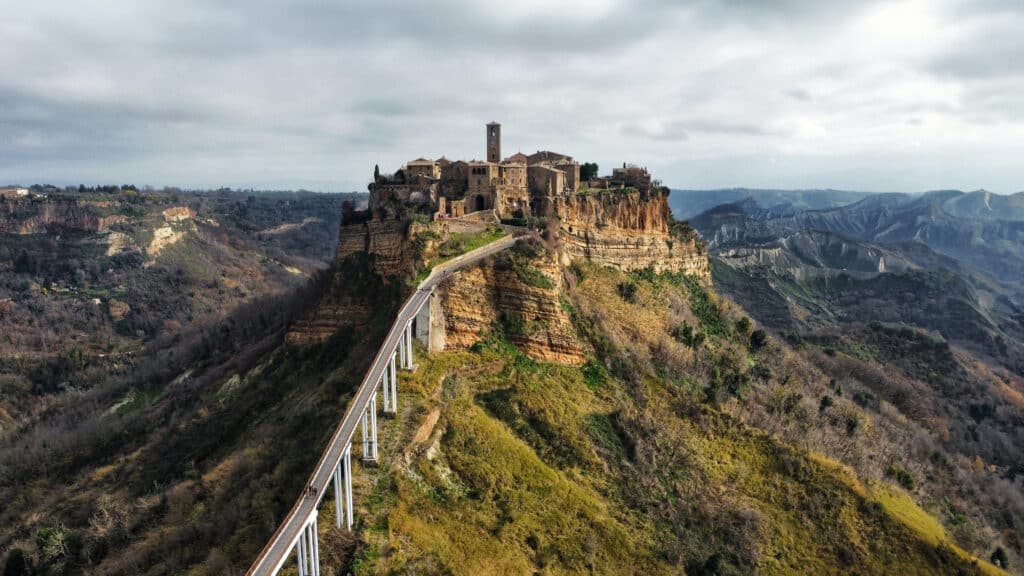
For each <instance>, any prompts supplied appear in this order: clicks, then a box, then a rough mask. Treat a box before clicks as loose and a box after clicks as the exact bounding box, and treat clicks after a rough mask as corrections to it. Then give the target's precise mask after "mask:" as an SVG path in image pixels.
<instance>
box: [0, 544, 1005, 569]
mask: <svg viewBox="0 0 1024 576" xmlns="http://www.w3.org/2000/svg"><path fill="white" fill-rule="evenodd" d="M1000 550H1001V549H1000ZM31 573H32V566H31V565H30V564H29V561H28V556H26V555H25V551H24V550H22V549H21V548H12V549H11V553H10V554H8V555H7V563H6V564H5V565H4V576H28V575H29V574H31Z"/></svg>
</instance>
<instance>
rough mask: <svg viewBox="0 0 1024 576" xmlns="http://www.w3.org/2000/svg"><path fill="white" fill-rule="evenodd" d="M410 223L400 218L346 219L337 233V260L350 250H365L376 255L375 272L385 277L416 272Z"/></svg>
mask: <svg viewBox="0 0 1024 576" xmlns="http://www.w3.org/2000/svg"><path fill="white" fill-rule="evenodd" d="M407 230H408V225H407V224H406V222H404V221H403V220H399V219H382V218H367V219H365V220H361V221H355V222H343V223H342V226H341V230H340V231H339V233H338V255H337V258H336V260H338V261H340V260H343V259H345V257H347V256H348V255H350V254H356V253H366V254H369V255H370V256H371V257H372V259H373V269H374V271H375V272H377V273H378V274H380V275H381V276H385V277H397V276H403V275H409V274H412V273H413V258H414V254H413V246H412V243H411V242H409V238H408V235H407Z"/></svg>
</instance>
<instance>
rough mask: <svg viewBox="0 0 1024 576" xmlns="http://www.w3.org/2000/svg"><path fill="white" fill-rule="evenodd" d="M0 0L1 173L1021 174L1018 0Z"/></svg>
mask: <svg viewBox="0 0 1024 576" xmlns="http://www.w3.org/2000/svg"><path fill="white" fill-rule="evenodd" d="M382 4H383V3H380V2H370V1H366V2H326V1H316V0H308V1H296V2H290V3H287V4H285V3H282V2H271V1H268V0H252V1H250V2H245V3H241V4H239V3H231V2H225V1H223V0H218V1H214V2H199V1H198V0H178V1H175V2H170V1H167V0H157V1H154V2H145V3H141V2H139V3H135V2H112V1H98V2H88V3H83V2H67V1H64V2H46V3H34V4H29V3H24V2H16V1H14V0H0V7H2V8H3V13H4V14H5V17H4V18H3V19H0V37H3V38H4V42H5V49H4V50H2V51H0V184H7V183H12V184H13V183H20V184H31V183H36V182H50V183H55V184H77V183H79V182H82V183H86V184H95V183H123V182H131V183H134V184H137V185H144V184H151V185H155V186H163V185H177V186H184V187H219V186H232V187H255V188H300V187H302V188H308V189H313V190H325V191H328V190H329V191H345V190H365V186H366V182H368V181H369V179H370V177H371V173H372V170H373V166H374V164H380V166H381V169H382V170H385V171H391V170H394V169H396V168H398V167H399V165H400V164H401V163H402V162H404V161H406V160H409V159H412V158H415V157H418V156H427V157H433V158H436V157H438V156H441V155H442V154H444V155H447V156H448V157H449V158H465V159H470V158H480V157H482V156H483V155H484V127H483V126H484V124H485V123H486V122H487V121H491V120H495V121H498V122H501V123H502V124H503V127H504V128H503V136H504V143H503V148H504V152H505V153H506V154H511V153H514V152H515V151H517V150H522V151H524V152H533V151H535V150H537V149H552V150H557V151H561V152H565V153H568V154H572V155H574V156H575V157H576V158H577V159H579V160H580V161H596V162H598V163H599V164H600V165H601V168H602V172H607V171H608V170H610V168H611V167H612V166H613V165H615V164H617V163H621V162H622V161H634V162H640V163H643V164H646V165H647V166H648V167H649V168H650V169H651V170H652V172H653V173H654V174H655V176H656V177H658V178H660V179H661V180H663V181H664V182H665V183H666V184H669V185H671V186H673V187H676V188H719V187H736V186H747V187H761V188H826V187H828V188H837V189H858V190H879V191H922V190H928V189H936V188H961V189H965V190H972V189H977V188H986V189H989V190H992V191H996V192H1003V193H1009V192H1015V191H1018V190H1022V189H1024V163H1022V162H1021V161H1020V152H1021V149H1022V146H1021V144H1022V143H1024V99H1022V97H1021V94H1024V43H1021V42H1019V40H1017V36H1018V35H1019V31H1020V30H1021V29H1024V4H1021V3H1020V2H1019V1H1014V0H993V1H988V2H960V1H953V0H937V1H933V2H922V1H907V2H865V3H851V2H845V1H826V2H818V3H815V4H814V5H813V6H811V5H808V3H803V2H797V1H795V0H773V1H763V2H762V1H750V2H747V1H742V0H722V1H706V2H697V3H693V4H690V5H688V6H676V5H675V4H676V3H674V2H666V1H662V0H644V1H639V2H627V1H625V0H578V1H575V2H562V3H557V4H556V3H550V2H540V1H536V0H523V1H520V2H517V3H516V4H515V5H514V6H513V5H510V4H502V3H493V2H460V1H457V0H442V1H440V2H432V3H429V4H427V3H422V4H421V3H415V2H404V1H396V2H388V3H386V5H382Z"/></svg>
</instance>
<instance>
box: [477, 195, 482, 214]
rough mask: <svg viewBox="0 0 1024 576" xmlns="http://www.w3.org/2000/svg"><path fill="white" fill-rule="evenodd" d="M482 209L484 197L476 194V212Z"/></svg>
mask: <svg viewBox="0 0 1024 576" xmlns="http://www.w3.org/2000/svg"><path fill="white" fill-rule="evenodd" d="M483 209H484V196H483V194H477V196H476V211H477V212H479V211H481V210H483Z"/></svg>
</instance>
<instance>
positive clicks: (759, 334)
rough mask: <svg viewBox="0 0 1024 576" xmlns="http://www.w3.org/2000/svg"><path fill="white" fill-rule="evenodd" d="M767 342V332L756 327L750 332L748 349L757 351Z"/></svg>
mask: <svg viewBox="0 0 1024 576" xmlns="http://www.w3.org/2000/svg"><path fill="white" fill-rule="evenodd" d="M767 343H768V333H767V332H765V331H764V330H761V329H760V328H758V329H757V330H754V331H753V332H751V333H750V349H751V350H753V351H754V352H757V351H758V350H760V349H761V348H764V347H765V345H766V344H767Z"/></svg>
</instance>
